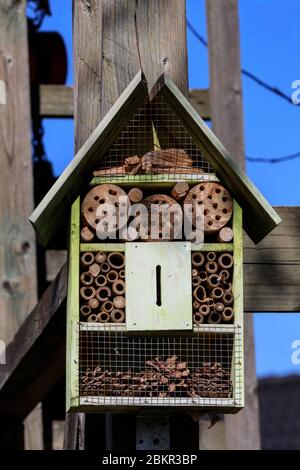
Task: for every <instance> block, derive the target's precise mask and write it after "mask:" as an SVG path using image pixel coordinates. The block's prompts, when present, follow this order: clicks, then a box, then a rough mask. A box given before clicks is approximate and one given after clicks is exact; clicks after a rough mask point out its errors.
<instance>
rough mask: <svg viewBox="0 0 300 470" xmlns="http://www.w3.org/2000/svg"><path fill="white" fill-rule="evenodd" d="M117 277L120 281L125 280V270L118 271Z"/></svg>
mask: <svg viewBox="0 0 300 470" xmlns="http://www.w3.org/2000/svg"><path fill="white" fill-rule="evenodd" d="M119 277H120V279H125V269H120V271H119Z"/></svg>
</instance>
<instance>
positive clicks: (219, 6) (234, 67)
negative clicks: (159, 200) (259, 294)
mask: <svg viewBox="0 0 300 470" xmlns="http://www.w3.org/2000/svg"><path fill="white" fill-rule="evenodd" d="M206 15H207V32H208V53H209V72H210V105H211V116H212V123H213V130H214V132H215V133H216V135H217V137H219V138H220V140H221V142H222V143H223V144H224V146H225V147H226V148H227V149H228V150H229V152H230V153H231V155H232V156H233V158H234V159H235V161H236V162H237V163H238V164H239V165H240V167H242V168H243V167H244V165H245V149H244V132H243V105H242V81H241V64H240V37H239V17H238V1H237V0H229V1H228V2H224V1H223V0H206ZM243 209H245V208H244V207H243ZM244 214H245V216H247V212H246V211H245V210H244ZM254 214H255V213H254ZM270 216H271V217H270V228H274V227H275V226H276V223H278V220H277V221H276V214H270ZM275 221H276V222H275ZM260 222H261V223H262V225H264V224H265V218H264V217H262V218H261V220H260ZM274 222H275V223H274ZM251 224H255V226H257V225H258V224H259V217H258V216H257V215H256V214H255V216H254V217H252V215H251V210H250V213H249V214H248V218H247V219H246V220H244V227H245V226H246V227H247V233H252V229H253V226H252V225H251ZM255 232H256V230H255ZM266 233H267V231H266V232H264V234H266ZM260 239H261V238H259V236H258V237H257V238H256V241H258V240H260ZM244 276H245V283H246V282H247V272H245V273H244ZM245 290H246V288H245ZM255 296H256V293H255ZM245 300H246V299H245ZM246 308H248V307H246ZM244 331H245V345H244V348H245V358H246V364H245V408H244V409H243V410H242V411H241V412H239V413H238V414H237V415H235V416H234V417H232V416H229V415H227V416H225V439H226V448H227V449H234V450H239V449H259V448H260V433H259V411H258V398H257V379H256V371H255V352H254V334H253V323H252V316H251V315H250V314H249V315H246V317H245V322H244Z"/></svg>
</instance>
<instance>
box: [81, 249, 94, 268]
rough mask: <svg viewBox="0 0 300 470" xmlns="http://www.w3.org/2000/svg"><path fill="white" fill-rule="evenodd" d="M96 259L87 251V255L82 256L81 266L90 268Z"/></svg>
mask: <svg viewBox="0 0 300 470" xmlns="http://www.w3.org/2000/svg"><path fill="white" fill-rule="evenodd" d="M94 259H95V257H94V255H93V253H92V252H91V251H86V252H85V253H83V254H82V255H81V258H80V264H81V266H83V267H87V266H90V265H91V264H93V262H94Z"/></svg>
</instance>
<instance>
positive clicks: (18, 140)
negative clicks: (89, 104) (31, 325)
mask: <svg viewBox="0 0 300 470" xmlns="http://www.w3.org/2000/svg"><path fill="white" fill-rule="evenodd" d="M25 6H26V1H25V0H20V1H18V2H13V1H12V0H3V1H1V6H0V79H1V80H3V81H4V82H5V85H6V87H5V88H6V100H5V101H6V104H0V155H1V172H0V227H1V230H0V279H1V287H0V324H1V340H3V341H5V342H7V344H8V342H9V341H10V340H11V339H12V337H13V336H14V334H15V333H16V331H17V329H18V328H19V326H20V325H21V323H22V322H23V321H24V319H25V317H26V316H27V314H28V313H29V312H30V311H31V309H32V308H33V306H34V305H35V303H36V300H37V286H36V255H35V237H34V233H33V230H32V228H31V227H30V224H29V222H28V217H29V215H30V214H31V212H32V209H33V180H32V158H31V153H32V152H31V139H30V91H29V70H28V49H27V20H26V16H25ZM39 422H40V411H36V412H35V414H34V416H31V417H28V426H26V424H25V441H26V446H27V448H41V445H42V441H41V435H42V434H41V428H40V425H39V424H38V423H39ZM18 429H20V432H21V431H22V426H19V427H18ZM7 435H9V433H8V434H7ZM19 442H22V439H19Z"/></svg>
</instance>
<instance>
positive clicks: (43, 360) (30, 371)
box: [0, 266, 67, 419]
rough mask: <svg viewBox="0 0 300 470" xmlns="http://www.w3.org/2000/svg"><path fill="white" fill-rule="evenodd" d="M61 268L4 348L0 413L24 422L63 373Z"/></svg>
mask: <svg viewBox="0 0 300 470" xmlns="http://www.w3.org/2000/svg"><path fill="white" fill-rule="evenodd" d="M66 280H67V268H66V266H63V268H62V269H61V271H60V272H59V274H58V276H57V277H56V279H55V280H54V281H53V282H52V284H50V286H49V287H48V289H47V290H46V291H45V293H44V294H43V296H42V297H41V299H40V301H39V303H38V304H37V305H36V307H35V308H34V309H33V310H32V312H31V313H30V315H29V316H28V317H27V318H26V320H25V321H24V323H23V324H22V326H21V327H20V328H19V330H18V331H17V333H16V335H15V337H14V338H13V340H12V341H11V342H10V343H9V344H8V346H7V349H6V364H5V365H1V368H0V414H1V415H3V416H6V415H8V416H18V417H20V418H22V419H24V418H25V417H26V416H27V415H28V413H29V412H30V411H31V410H32V409H33V408H34V407H35V405H36V404H37V403H39V401H40V400H42V398H43V397H44V395H45V394H46V393H47V392H48V390H49V389H50V388H51V387H52V386H53V385H54V384H55V383H56V381H57V380H58V379H59V378H60V377H61V376H62V374H63V373H64V371H65V325H66V316H65V309H64V301H65V298H66V293H67V282H66Z"/></svg>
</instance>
